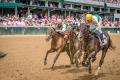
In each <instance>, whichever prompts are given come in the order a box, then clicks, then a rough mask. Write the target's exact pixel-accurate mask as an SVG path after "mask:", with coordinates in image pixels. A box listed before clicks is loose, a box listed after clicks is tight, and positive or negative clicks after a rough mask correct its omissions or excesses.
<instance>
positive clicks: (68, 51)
mask: <svg viewBox="0 0 120 80" xmlns="http://www.w3.org/2000/svg"><path fill="white" fill-rule="evenodd" d="M66 52H67V55H68V57H69V59H70V62H71V64H72V60H71V55H70V50H69V49H67V50H66Z"/></svg>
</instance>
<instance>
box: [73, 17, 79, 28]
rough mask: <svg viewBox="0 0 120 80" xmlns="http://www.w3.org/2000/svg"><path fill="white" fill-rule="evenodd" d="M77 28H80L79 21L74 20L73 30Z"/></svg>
mask: <svg viewBox="0 0 120 80" xmlns="http://www.w3.org/2000/svg"><path fill="white" fill-rule="evenodd" d="M77 26H78V21H77V20H75V19H74V20H73V21H72V28H73V29H76V28H77Z"/></svg>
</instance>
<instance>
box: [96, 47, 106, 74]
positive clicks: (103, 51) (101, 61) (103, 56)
mask: <svg viewBox="0 0 120 80" xmlns="http://www.w3.org/2000/svg"><path fill="white" fill-rule="evenodd" d="M107 50H108V48H106V47H105V48H103V50H102V56H101V59H100V62H99V67H98V68H97V71H96V72H95V75H98V73H99V71H100V69H101V66H102V64H103V62H104V58H105V56H106V53H107Z"/></svg>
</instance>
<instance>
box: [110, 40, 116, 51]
mask: <svg viewBox="0 0 120 80" xmlns="http://www.w3.org/2000/svg"><path fill="white" fill-rule="evenodd" d="M109 42H110V45H109V49H111V50H115V49H116V47H115V46H114V45H113V43H112V40H111V38H110V40H109Z"/></svg>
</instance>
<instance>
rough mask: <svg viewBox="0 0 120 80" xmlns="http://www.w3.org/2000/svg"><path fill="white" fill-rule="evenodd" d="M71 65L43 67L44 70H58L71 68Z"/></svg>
mask: <svg viewBox="0 0 120 80" xmlns="http://www.w3.org/2000/svg"><path fill="white" fill-rule="evenodd" d="M70 67H71V65H61V66H54V68H53V69H52V68H51V67H50V68H43V70H57V69H66V68H70Z"/></svg>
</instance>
